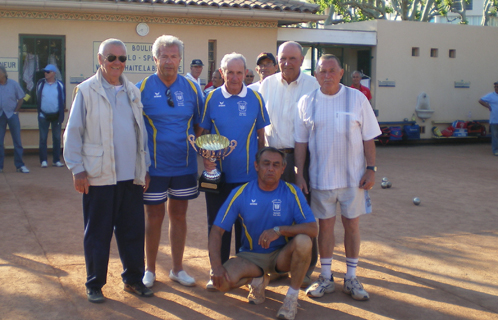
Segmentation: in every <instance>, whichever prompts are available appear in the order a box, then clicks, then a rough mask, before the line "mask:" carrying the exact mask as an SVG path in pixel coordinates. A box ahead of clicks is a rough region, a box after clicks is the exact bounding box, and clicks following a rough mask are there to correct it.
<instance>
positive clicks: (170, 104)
mask: <svg viewBox="0 0 498 320" xmlns="http://www.w3.org/2000/svg"><path fill="white" fill-rule="evenodd" d="M166 97H167V98H168V106H170V107H171V108H174V107H175V102H174V101H173V97H171V90H169V89H168V90H166Z"/></svg>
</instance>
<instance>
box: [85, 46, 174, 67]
mask: <svg viewBox="0 0 498 320" xmlns="http://www.w3.org/2000/svg"><path fill="white" fill-rule="evenodd" d="M100 43H101V42H100V41H94V42H93V72H97V69H98V68H99V61H98V59H97V54H98V53H99V46H100ZM125 45H126V52H127V59H126V67H125V71H124V72H125V73H145V74H150V73H155V72H156V71H157V68H156V64H155V63H154V56H153V54H152V44H150V43H131V42H125ZM182 56H183V52H182ZM178 73H179V74H183V60H182V62H181V64H180V66H179V67H178Z"/></svg>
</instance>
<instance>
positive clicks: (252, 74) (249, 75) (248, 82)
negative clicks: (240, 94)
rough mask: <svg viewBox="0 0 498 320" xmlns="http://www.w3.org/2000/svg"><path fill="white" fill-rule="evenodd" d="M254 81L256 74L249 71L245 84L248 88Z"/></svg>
mask: <svg viewBox="0 0 498 320" xmlns="http://www.w3.org/2000/svg"><path fill="white" fill-rule="evenodd" d="M253 81H254V72H253V71H252V70H251V69H247V74H246V76H245V78H244V84H245V85H246V87H247V86H248V85H250V84H251V83H253Z"/></svg>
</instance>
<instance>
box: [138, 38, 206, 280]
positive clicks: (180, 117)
mask: <svg viewBox="0 0 498 320" xmlns="http://www.w3.org/2000/svg"><path fill="white" fill-rule="evenodd" d="M182 52H183V42H182V41H180V40H179V39H178V38H176V37H173V36H166V35H163V36H160V37H159V38H157V39H156V41H155V42H154V45H153V46H152V53H153V55H154V62H155V64H156V67H157V73H155V74H153V75H151V76H150V77H147V78H145V79H144V80H142V81H140V82H139V83H137V87H138V88H140V91H141V92H142V104H143V106H144V120H145V126H146V128H147V134H148V137H149V150H150V153H151V166H150V168H149V174H150V177H151V181H150V185H149V189H148V190H147V192H146V193H144V203H145V252H146V255H147V264H146V271H145V274H144V278H143V282H144V284H145V285H146V286H147V287H152V285H153V283H154V280H155V279H156V274H155V272H156V257H157V251H158V249H159V241H160V239H161V225H162V222H163V220H164V215H165V202H166V200H167V203H168V207H167V211H168V216H169V240H170V245H171V256H172V260H173V268H172V270H171V271H170V273H169V277H170V278H171V279H172V280H173V281H177V282H179V283H181V284H182V285H184V286H194V285H195V280H194V278H192V277H191V276H189V275H188V274H187V272H185V271H184V270H183V263H182V261H183V253H184V250H185V240H186V235H187V221H186V214H187V207H188V200H190V199H195V198H197V196H198V195H199V191H198V188H197V155H196V152H195V150H194V149H193V148H192V146H190V143H189V142H188V136H189V135H190V134H196V135H199V134H200V132H201V129H200V127H199V125H198V123H199V119H200V115H201V110H202V106H203V103H204V100H203V95H202V91H201V88H200V87H199V85H198V84H197V83H195V82H193V81H191V80H188V79H186V78H185V77H183V76H181V75H178V67H179V65H180V62H181V60H182Z"/></svg>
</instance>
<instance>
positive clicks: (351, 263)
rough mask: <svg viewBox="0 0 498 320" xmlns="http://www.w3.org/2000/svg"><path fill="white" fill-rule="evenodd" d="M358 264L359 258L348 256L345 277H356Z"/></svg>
mask: <svg viewBox="0 0 498 320" xmlns="http://www.w3.org/2000/svg"><path fill="white" fill-rule="evenodd" d="M357 265H358V259H353V258H346V266H347V267H348V271H347V272H346V276H345V277H344V278H345V279H347V280H348V279H351V278H354V277H356V266H357Z"/></svg>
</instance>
